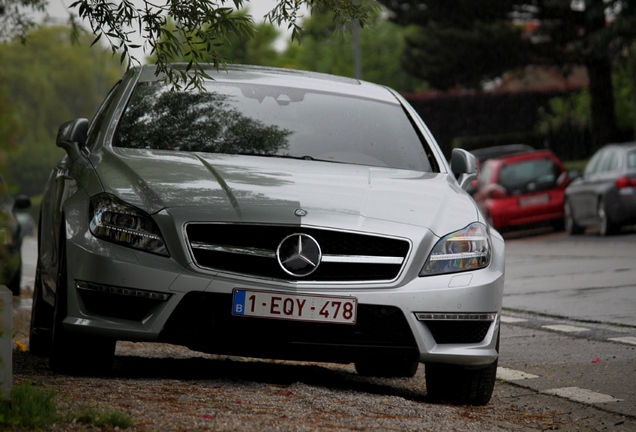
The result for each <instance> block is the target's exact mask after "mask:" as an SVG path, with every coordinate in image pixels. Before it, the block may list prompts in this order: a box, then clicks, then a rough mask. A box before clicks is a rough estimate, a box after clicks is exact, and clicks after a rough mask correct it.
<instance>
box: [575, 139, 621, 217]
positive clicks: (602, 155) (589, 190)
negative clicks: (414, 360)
mask: <svg viewBox="0 0 636 432" xmlns="http://www.w3.org/2000/svg"><path fill="white" fill-rule="evenodd" d="M610 153H611V152H610V151H609V149H603V150H600V151H599V152H598V153H596V154H595V155H594V156H593V157H592V159H590V162H589V163H588V164H587V166H586V167H585V171H584V173H583V176H582V177H581V178H580V179H579V180H578V181H576V182H574V183H573V184H572V185H571V187H570V188H569V190H568V201H569V202H570V205H571V209H572V212H573V214H574V218H575V220H576V221H577V222H578V223H580V224H582V225H592V224H595V223H596V219H597V202H598V198H597V194H598V192H597V191H598V189H599V187H600V185H601V183H602V182H603V176H602V172H603V171H604V170H605V169H606V168H605V167H606V166H608V164H609V159H610Z"/></svg>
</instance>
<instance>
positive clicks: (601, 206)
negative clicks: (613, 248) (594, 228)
mask: <svg viewBox="0 0 636 432" xmlns="http://www.w3.org/2000/svg"><path fill="white" fill-rule="evenodd" d="M597 214H598V233H599V235H601V236H610V235H612V234H615V233H616V232H617V231H618V227H617V226H616V225H615V224H614V223H612V221H610V220H609V217H608V216H607V211H606V210H605V201H603V200H602V199H601V200H600V201H599V202H598V207H597Z"/></svg>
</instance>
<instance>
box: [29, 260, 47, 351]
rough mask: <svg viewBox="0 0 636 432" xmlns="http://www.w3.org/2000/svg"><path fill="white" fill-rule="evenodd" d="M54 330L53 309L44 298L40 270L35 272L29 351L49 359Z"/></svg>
mask: <svg viewBox="0 0 636 432" xmlns="http://www.w3.org/2000/svg"><path fill="white" fill-rule="evenodd" d="M52 328H53V307H51V305H49V304H48V303H47V302H46V301H44V299H43V298H42V282H41V279H40V270H39V268H38V269H37V270H36V272H35V285H34V287H33V305H32V306H31V328H30V330H29V351H30V352H31V354H33V355H35V356H38V357H48V356H49V353H50V352H51V332H52Z"/></svg>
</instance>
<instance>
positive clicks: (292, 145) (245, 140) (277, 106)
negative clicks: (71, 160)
mask: <svg viewBox="0 0 636 432" xmlns="http://www.w3.org/2000/svg"><path fill="white" fill-rule="evenodd" d="M206 90H207V91H205V92H196V91H190V92H171V91H169V90H168V88H167V87H165V86H164V85H163V84H161V83H140V84H138V85H137V87H136V89H135V92H134V94H133V96H132V98H131V100H130V102H129V104H128V107H127V108H126V111H125V113H124V116H123V118H122V120H121V123H120V125H119V132H118V136H117V139H116V140H115V146H116V147H127V148H142V149H158V150H172V151H190V152H210V153H224V154H248V155H261V156H277V157H291V158H304V159H314V160H321V161H329V162H342V163H355V164H361V165H371V166H380V167H390V168H400V169H409V170H417V171H431V170H432V169H431V163H430V162H429V157H431V158H432V156H429V155H428V154H427V151H426V150H427V148H426V147H425V143H424V142H423V141H422V139H420V136H419V134H418V133H417V131H416V130H415V128H414V127H413V125H412V123H411V121H410V119H409V118H408V117H407V115H406V113H405V112H404V110H403V108H402V106H401V105H400V104H399V103H397V101H396V102H395V103H383V102H378V101H375V100H369V99H364V98H354V97H348V96H343V95H339V94H332V93H322V92H315V91H305V90H302V89H297V88H283V87H274V86H263V85H255V84H234V83H230V84H228V83H220V82H212V83H208V84H207V88H206ZM428 153H430V152H428Z"/></svg>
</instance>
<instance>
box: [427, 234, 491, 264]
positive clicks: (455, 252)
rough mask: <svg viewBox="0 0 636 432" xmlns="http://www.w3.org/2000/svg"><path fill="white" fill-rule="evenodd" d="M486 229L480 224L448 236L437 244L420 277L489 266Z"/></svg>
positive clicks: (488, 244) (488, 241)
mask: <svg viewBox="0 0 636 432" xmlns="http://www.w3.org/2000/svg"><path fill="white" fill-rule="evenodd" d="M490 253H491V251H490V240H489V237H488V229H487V228H486V226H484V225H482V224H480V223H473V224H470V225H468V226H467V227H466V228H464V229H461V230H459V231H456V232H454V233H451V234H448V235H447V236H445V237H443V238H442V239H441V240H440V241H438V242H437V244H436V245H435V247H434V248H433V251H432V252H431V254H430V255H429V257H428V259H427V260H426V264H424V268H422V271H421V272H420V276H431V275H439V274H444V273H456V272H462V271H468V270H476V269H480V268H484V267H487V266H488V264H490Z"/></svg>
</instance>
